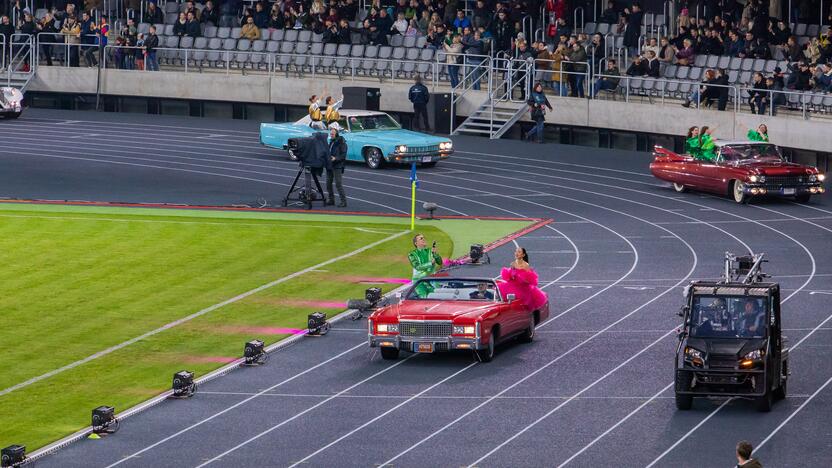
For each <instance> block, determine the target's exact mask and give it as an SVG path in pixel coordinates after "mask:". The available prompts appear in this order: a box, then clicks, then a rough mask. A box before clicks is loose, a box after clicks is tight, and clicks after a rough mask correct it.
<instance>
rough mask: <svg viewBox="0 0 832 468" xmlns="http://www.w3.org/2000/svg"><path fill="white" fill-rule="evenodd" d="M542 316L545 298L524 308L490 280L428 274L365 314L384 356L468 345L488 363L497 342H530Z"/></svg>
mask: <svg viewBox="0 0 832 468" xmlns="http://www.w3.org/2000/svg"><path fill="white" fill-rule="evenodd" d="M547 317H549V303H548V302H547V303H546V304H544V305H543V306H542V307H540V309H539V310H528V309H527V308H526V307H525V306H524V305H523V303H522V302H521V301H520V300H517V299H516V298H515V297H514V295H513V294H509V295H508V297H501V295H500V291H499V289H497V285H496V283H495V282H494V280H491V279H484V278H437V277H429V278H423V279H421V280H419V281H417V282H416V283H414V284H413V286H412V287H411V288H410V289H409V290H408V292H407V293H405V295H404V296H403V298H402V300H400V301H399V302H398V303H397V304H392V305H388V306H386V307H384V308H381V309H379V310H377V311H375V312H374V313H373V314H372V315H371V316H370V318H369V342H370V347H373V348H375V347H378V348H381V357H382V358H384V359H396V358H398V357H399V351H407V352H412V353H437V352H443V351H453V350H469V351H474V352H475V353H476V355H477V356H478V357H479V359H480V360H481V361H484V362H489V361H491V359H492V358H493V357H494V347H495V346H496V345H497V344H498V343H501V342H504V341H507V340H509V339H511V338H516V337H519V339H520V340H521V341H523V342H527V343H528V342H531V341H532V340H533V339H534V332H535V327H536V326H537V324H539V323H541V322H542V321H544V320H546V318H547Z"/></svg>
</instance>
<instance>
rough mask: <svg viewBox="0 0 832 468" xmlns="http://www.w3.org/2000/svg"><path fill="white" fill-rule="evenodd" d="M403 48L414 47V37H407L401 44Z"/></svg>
mask: <svg viewBox="0 0 832 468" xmlns="http://www.w3.org/2000/svg"><path fill="white" fill-rule="evenodd" d="M402 45H403V46H405V47H416V36H407V37H405V38H404V42H403V43H402Z"/></svg>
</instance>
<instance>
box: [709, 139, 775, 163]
mask: <svg viewBox="0 0 832 468" xmlns="http://www.w3.org/2000/svg"><path fill="white" fill-rule="evenodd" d="M720 156H722V159H723V160H724V161H726V162H732V163H738V164H743V163H752V162H780V161H782V160H783V155H782V154H780V148H778V147H777V145H772V144H769V143H753V144H752V143H749V144H747V145H726V146H723V147H722V148H721V149H720Z"/></svg>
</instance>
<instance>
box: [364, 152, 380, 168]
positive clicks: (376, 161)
mask: <svg viewBox="0 0 832 468" xmlns="http://www.w3.org/2000/svg"><path fill="white" fill-rule="evenodd" d="M364 161H366V162H367V167H369V168H370V169H381V167H382V166H384V155H382V154H381V150H380V149H378V148H367V149H366V150H364Z"/></svg>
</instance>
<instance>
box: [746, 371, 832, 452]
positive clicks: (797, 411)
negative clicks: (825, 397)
mask: <svg viewBox="0 0 832 468" xmlns="http://www.w3.org/2000/svg"><path fill="white" fill-rule="evenodd" d="M830 382H832V377H830V378H829V379H828V380H827V381H826V383H824V384H823V385H821V386H820V388H818V389H817V390H815V393H812V394H811V395H810V396H809V398H807V399H806V401H804V402H803V404H802V405H800V406H798V407H797V409H796V410H794V411H792V414H790V415H789V417H788V418H786V419H785V420H784V421H783V422H781V423H780V425H779V426H777V427H775V428H774V430H773V431H771V433H770V434H769V435H767V436H766V438H765V439H763V440H762V442H760V443H759V444H758V445H757V447H755V448H754V452H756V451H758V450H760V447H762V446H764V445H765V444H766V443H767V442H768V441H769V440H771V438H772V437H774V436H775V434H777V433H778V432H780V429H782V428H783V426H785V425H786V424H788V423H789V421H791V420H792V418H794V417H795V416H797V413H799V412H800V411H801V410H802V409H803V408H804V407H805V406H806V405H808V404H809V402H810V401H812V399H814V398H815V397H816V396H818V394H819V393H820V392H822V391H823V389H824V388H826V386H827V385H829V383H830ZM754 452H752V453H754Z"/></svg>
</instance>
